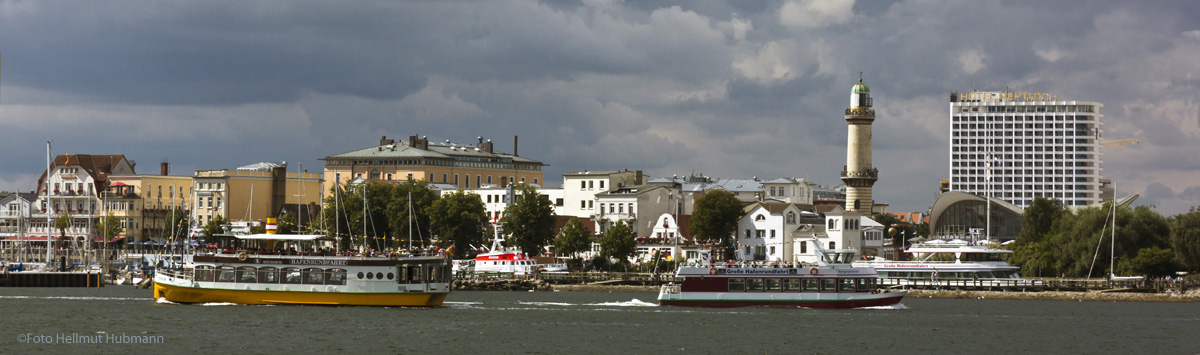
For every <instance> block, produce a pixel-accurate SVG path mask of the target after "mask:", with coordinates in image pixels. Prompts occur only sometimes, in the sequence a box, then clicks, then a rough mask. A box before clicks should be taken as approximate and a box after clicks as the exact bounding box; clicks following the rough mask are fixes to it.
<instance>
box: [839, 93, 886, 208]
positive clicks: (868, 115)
mask: <svg viewBox="0 0 1200 355" xmlns="http://www.w3.org/2000/svg"><path fill="white" fill-rule="evenodd" d="M871 106H872V105H871V89H870V88H867V84H863V81H862V73H861V72H860V73H858V83H857V84H854V87H852V88H851V89H850V107H847V108H846V125H847V126H849V128H848V130H847V136H846V165H845V166H844V167H843V168H842V183H843V184H846V210H847V211H853V212H863V213H866V214H870V213H871V209H872V208H873V207H874V205H875V200H874V199H873V198H872V197H871V186H873V185H875V180H878V179H879V170H878V169H876V168H875V166H873V165H871V123H874V122H875V109H873V108H871Z"/></svg>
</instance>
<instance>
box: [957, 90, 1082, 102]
mask: <svg viewBox="0 0 1200 355" xmlns="http://www.w3.org/2000/svg"><path fill="white" fill-rule="evenodd" d="M952 101H953V100H952ZM958 101H960V102H962V101H1018V102H1019V101H1058V95H1054V94H1048V93H1044V92H996V91H975V92H966V93H962V94H958Z"/></svg>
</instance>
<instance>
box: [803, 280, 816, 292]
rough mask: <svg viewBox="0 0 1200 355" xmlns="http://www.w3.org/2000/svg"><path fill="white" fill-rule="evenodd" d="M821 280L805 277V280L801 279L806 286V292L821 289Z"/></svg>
mask: <svg viewBox="0 0 1200 355" xmlns="http://www.w3.org/2000/svg"><path fill="white" fill-rule="evenodd" d="M820 280H821V279H804V280H803V281H801V283H802V285H803V286H804V291H805V292H817V290H818V289H819V287H818V285H819V284H820V282H821V281H820Z"/></svg>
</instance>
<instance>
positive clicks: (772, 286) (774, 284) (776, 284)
mask: <svg viewBox="0 0 1200 355" xmlns="http://www.w3.org/2000/svg"><path fill="white" fill-rule="evenodd" d="M763 282H764V283H765V284H766V287H767V291H779V288H780V280H779V279H765V280H763Z"/></svg>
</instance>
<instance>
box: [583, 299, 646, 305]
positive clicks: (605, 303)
mask: <svg viewBox="0 0 1200 355" xmlns="http://www.w3.org/2000/svg"><path fill="white" fill-rule="evenodd" d="M588 305H590V306H616V307H658V303H650V302H644V301H642V300H639V299H636V298H634V299H633V300H631V301H624V302H601V303H590V304H588Z"/></svg>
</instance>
